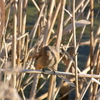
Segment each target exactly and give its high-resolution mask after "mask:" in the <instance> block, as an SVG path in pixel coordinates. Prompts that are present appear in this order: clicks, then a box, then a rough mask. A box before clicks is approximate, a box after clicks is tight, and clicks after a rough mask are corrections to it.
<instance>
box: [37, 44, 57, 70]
mask: <svg viewBox="0 0 100 100" xmlns="http://www.w3.org/2000/svg"><path fill="white" fill-rule="evenodd" d="M58 60H59V54H58V52H57V51H56V49H55V48H54V47H53V46H45V47H43V48H42V49H41V50H40V52H39V56H38V57H37V58H36V62H37V64H36V69H43V68H46V67H47V68H50V69H52V70H54V68H53V67H54V65H55V64H57V63H58Z"/></svg>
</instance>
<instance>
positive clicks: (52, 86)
mask: <svg viewBox="0 0 100 100" xmlns="http://www.w3.org/2000/svg"><path fill="white" fill-rule="evenodd" d="M61 4H62V8H61V16H60V22H61V23H60V24H59V26H58V27H59V33H58V35H57V44H56V49H57V52H58V53H59V48H60V43H61V39H62V32H63V18H64V6H63V5H65V0H63V1H62V2H61V0H60V1H59V3H58V7H57V10H56V13H55V14H57V13H58V11H59V9H60V7H61ZM62 10H63V11H62ZM56 17H57V15H56V16H54V19H53V22H55V20H56ZM53 25H54V23H52V24H51V27H50V28H51V29H52V28H53ZM50 31H51V30H49V33H48V35H49V36H48V37H47V41H46V44H48V40H49V38H50V33H51V32H50ZM58 41H59V42H58ZM55 56H56V55H55ZM58 57H59V56H58ZM57 59H59V58H57ZM57 67H58V63H57V64H56V65H55V66H54V69H55V70H57ZM49 85H50V87H49V90H48V98H47V100H54V94H55V86H56V76H55V75H51V77H50V83H49Z"/></svg>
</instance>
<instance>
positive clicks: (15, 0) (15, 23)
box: [12, 0, 17, 88]
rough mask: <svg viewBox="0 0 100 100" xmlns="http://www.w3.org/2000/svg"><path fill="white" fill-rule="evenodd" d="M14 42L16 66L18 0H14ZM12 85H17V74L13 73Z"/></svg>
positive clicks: (13, 55)
mask: <svg viewBox="0 0 100 100" xmlns="http://www.w3.org/2000/svg"><path fill="white" fill-rule="evenodd" d="M13 24H14V25H13V43H12V66H13V68H14V69H15V68H16V33H17V0H14V23H13ZM12 86H13V87H14V88H15V86H16V75H15V74H13V83H12Z"/></svg>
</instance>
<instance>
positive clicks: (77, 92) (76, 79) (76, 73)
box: [73, 0, 79, 100]
mask: <svg viewBox="0 0 100 100" xmlns="http://www.w3.org/2000/svg"><path fill="white" fill-rule="evenodd" d="M73 38H74V54H75V82H76V100H78V98H79V89H78V72H77V67H78V64H77V55H76V54H77V50H76V26H75V0H73Z"/></svg>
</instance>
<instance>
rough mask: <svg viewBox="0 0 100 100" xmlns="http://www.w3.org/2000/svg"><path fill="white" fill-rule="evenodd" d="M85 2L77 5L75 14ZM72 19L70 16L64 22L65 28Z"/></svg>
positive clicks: (82, 0) (82, 1)
mask: <svg viewBox="0 0 100 100" xmlns="http://www.w3.org/2000/svg"><path fill="white" fill-rule="evenodd" d="M84 1H85V0H81V2H80V3H79V4H78V5H77V7H76V8H75V9H74V10H75V13H76V12H77V10H78V9H79V8H80V7H81V5H82V4H83V3H84ZM70 19H71V17H70V16H69V17H68V18H67V19H66V20H65V21H64V26H66V24H67V23H68V22H69V21H70Z"/></svg>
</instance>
